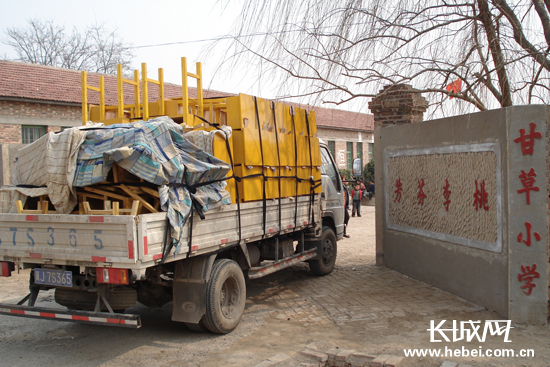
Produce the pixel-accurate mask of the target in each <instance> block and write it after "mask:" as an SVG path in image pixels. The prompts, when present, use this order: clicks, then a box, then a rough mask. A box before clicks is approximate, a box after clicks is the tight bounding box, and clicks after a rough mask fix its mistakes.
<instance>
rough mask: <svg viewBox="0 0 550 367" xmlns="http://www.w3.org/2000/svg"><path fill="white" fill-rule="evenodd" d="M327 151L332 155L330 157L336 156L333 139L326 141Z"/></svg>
mask: <svg viewBox="0 0 550 367" xmlns="http://www.w3.org/2000/svg"><path fill="white" fill-rule="evenodd" d="M328 151H329V152H330V154H331V155H332V157H336V145H335V144H334V140H329V141H328Z"/></svg>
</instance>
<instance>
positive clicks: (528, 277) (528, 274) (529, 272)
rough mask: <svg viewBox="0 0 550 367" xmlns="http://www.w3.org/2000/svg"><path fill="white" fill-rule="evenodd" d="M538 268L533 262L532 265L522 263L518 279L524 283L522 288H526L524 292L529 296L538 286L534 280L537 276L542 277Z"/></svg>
mask: <svg viewBox="0 0 550 367" xmlns="http://www.w3.org/2000/svg"><path fill="white" fill-rule="evenodd" d="M536 270H537V264H533V265H532V266H527V265H526V266H523V265H522V266H521V271H522V273H520V274H518V280H519V281H520V282H522V283H523V285H522V286H521V289H524V291H523V293H525V294H526V295H528V296H530V295H531V292H532V291H533V288H535V287H536V286H537V285H536V284H535V283H533V280H535V279H536V278H540V274H539V273H538V272H537V271H536Z"/></svg>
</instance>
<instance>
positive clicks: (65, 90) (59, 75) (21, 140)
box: [0, 61, 374, 183]
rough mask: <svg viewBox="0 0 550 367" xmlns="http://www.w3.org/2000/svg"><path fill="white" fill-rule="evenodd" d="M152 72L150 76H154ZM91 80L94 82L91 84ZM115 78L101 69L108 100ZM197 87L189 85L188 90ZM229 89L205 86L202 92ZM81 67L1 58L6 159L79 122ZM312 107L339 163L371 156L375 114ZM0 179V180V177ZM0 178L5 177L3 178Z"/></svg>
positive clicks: (0, 141)
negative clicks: (30, 144)
mask: <svg viewBox="0 0 550 367" xmlns="http://www.w3.org/2000/svg"><path fill="white" fill-rule="evenodd" d="M154 74H156V72H155V73H151V72H150V74H149V75H148V77H149V78H151V77H154V76H152V75H154ZM98 79H99V74H93V73H90V74H88V80H89V84H91V85H97V82H98ZM94 83H95V84H94ZM116 83H117V78H116V76H115V75H105V90H106V101H105V103H106V104H107V105H116V104H117V95H116V90H117V88H116ZM149 85H150V86H149V95H150V96H151V100H153V98H154V99H156V98H157V95H158V87H157V86H156V85H155V84H152V83H150V84H149ZM126 87H128V90H126ZM130 88H131V86H129V85H128V86H125V90H124V94H125V96H127V95H128V96H129V95H131V94H132V93H133V92H132V91H131V90H130ZM195 93H196V90H195V89H194V88H190V94H191V96H192V97H193V94H195ZM227 95H230V94H228V93H222V92H217V91H209V90H206V91H204V97H205V98H208V97H222V96H227ZM165 97H166V98H174V97H181V86H179V85H175V84H169V83H165ZM98 98H99V97H98V95H97V93H89V103H92V104H98V103H99V99H98ZM81 99H82V88H81V73H80V72H79V71H76V70H69V69H62V68H54V67H49V66H43V65H36V64H26V63H21V62H13V61H0V145H2V152H4V153H3V154H2V160H0V163H2V162H3V163H4V166H5V165H6V163H7V161H6V155H8V153H7V151H6V149H7V147H8V146H11V149H12V150H13V149H15V148H18V145H19V144H29V143H31V142H33V141H34V140H36V139H38V138H39V137H41V136H42V135H44V134H46V133H47V132H56V131H60V130H62V129H64V128H67V127H73V126H80V125H82V109H81ZM301 107H303V108H308V109H312V110H315V111H316V114H317V126H318V136H319V138H321V139H323V140H325V141H327V142H328V144H329V147H330V149H331V151H332V153H333V156H334V157H335V159H336V162H337V164H338V166H339V168H341V169H344V168H348V169H351V165H352V161H353V159H354V158H361V159H362V161H363V165H364V164H366V163H367V162H368V161H369V160H370V159H372V152H373V150H372V149H373V148H372V144H373V142H374V140H373V134H374V119H373V116H372V115H367V114H362V113H355V112H348V111H342V110H336V109H328V108H320V107H307V106H301ZM0 183H2V182H0ZM3 183H9V181H5V182H3Z"/></svg>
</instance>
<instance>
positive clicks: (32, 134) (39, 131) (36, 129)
mask: <svg viewBox="0 0 550 367" xmlns="http://www.w3.org/2000/svg"><path fill="white" fill-rule="evenodd" d="M44 134H46V126H25V125H23V126H21V140H22V143H23V144H30V143H32V142H33V141H35V140H38V139H40V137H41V136H42V135H44Z"/></svg>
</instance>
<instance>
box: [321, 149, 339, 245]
mask: <svg viewBox="0 0 550 367" xmlns="http://www.w3.org/2000/svg"><path fill="white" fill-rule="evenodd" d="M321 161H322V165H321V181H322V183H323V193H324V197H325V198H324V203H323V220H324V221H325V220H328V219H330V220H332V221H333V224H334V229H335V234H336V238H337V240H341V239H342V237H343V234H344V194H343V192H342V182H341V181H340V175H339V174H338V170H337V169H336V165H335V164H334V160H333V159H332V156H331V155H330V153H329V151H328V149H327V147H326V146H324V145H321Z"/></svg>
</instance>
